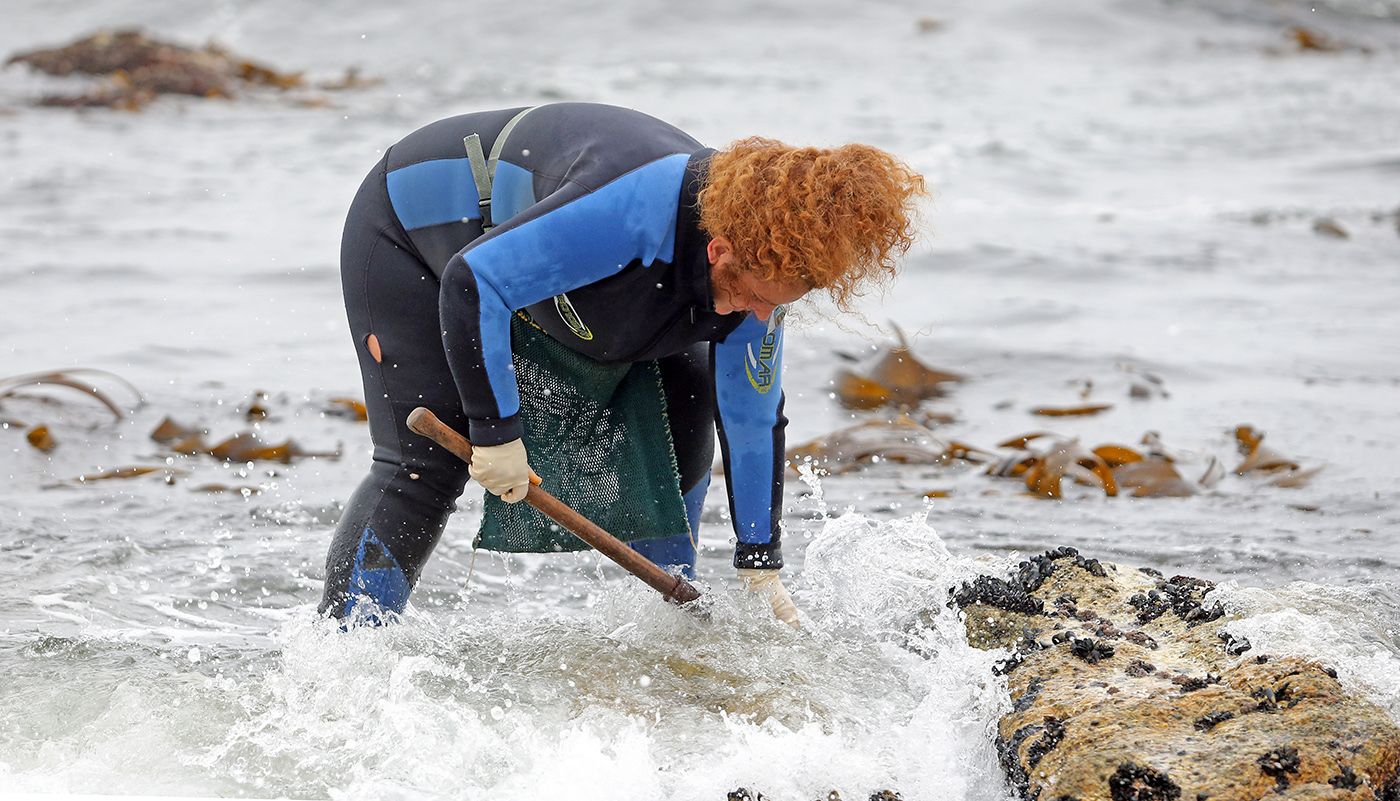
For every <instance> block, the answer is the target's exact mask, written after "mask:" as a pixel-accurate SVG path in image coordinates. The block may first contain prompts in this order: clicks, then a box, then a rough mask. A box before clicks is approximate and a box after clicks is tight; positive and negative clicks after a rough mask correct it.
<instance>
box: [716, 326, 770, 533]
mask: <svg viewBox="0 0 1400 801" xmlns="http://www.w3.org/2000/svg"><path fill="white" fill-rule="evenodd" d="M782 317H783V309H781V308H779V309H778V310H777V311H775V312H774V314H773V317H772V318H770V322H768V323H765V322H763V321H762V320H759V319H758V318H757V317H756V316H754V315H752V314H750V315H749V316H748V317H747V318H746V319H745V320H744V322H743V323H741V324H740V325H739V327H738V328H736V329H734V331H733V333H731V334H730V335H729V336H728V337H726V338H725V340H724V341H723V342H718V343H715V349H714V352H715V355H714V363H713V365H712V367H713V369H714V371H715V401H716V405H717V406H718V410H719V418H720V419H719V422H720V431H721V433H722V435H723V438H724V445H725V449H726V452H727V455H728V464H727V465H726V472H727V475H726V483H727V484H728V485H729V497H730V503H731V504H732V510H733V515H734V533H735V534H736V535H737V536H738V537H739V541H740V542H744V543H766V542H769V538H770V537H771V536H772V533H773V519H774V509H773V504H774V486H775V483H776V482H779V481H780V480H781V478H782V476H781V472H780V471H781V470H782V469H783V468H782V463H783V454H781V453H774V447H775V445H774V437H773V430H774V427H775V426H777V425H779V420H778V417H779V414H778V408H779V404H780V403H781V400H782V390H781V389H780V388H779V385H780V383H781V380H780V379H781V376H782V365H783V349H782V345H783V327H782Z"/></svg>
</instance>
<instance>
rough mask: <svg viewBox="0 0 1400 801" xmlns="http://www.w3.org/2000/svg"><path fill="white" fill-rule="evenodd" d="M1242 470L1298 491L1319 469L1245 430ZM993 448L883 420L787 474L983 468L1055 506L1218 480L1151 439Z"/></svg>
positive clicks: (1042, 438) (1047, 437) (1183, 492)
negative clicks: (1186, 466)
mask: <svg viewBox="0 0 1400 801" xmlns="http://www.w3.org/2000/svg"><path fill="white" fill-rule="evenodd" d="M1236 433H1237V436H1238V437H1239V441H1240V447H1241V450H1242V452H1244V453H1245V454H1246V456H1245V460H1244V462H1242V463H1241V465H1240V466H1239V467H1238V468H1237V469H1236V473H1238V474H1240V475H1245V474H1247V473H1263V474H1266V475H1269V476H1271V480H1270V481H1269V484H1271V485H1272V486H1277V487H1300V486H1303V485H1304V484H1305V483H1306V482H1307V480H1308V479H1310V478H1312V476H1314V475H1315V474H1316V473H1317V471H1318V469H1320V468H1317V469H1311V470H1302V469H1299V468H1298V465H1297V463H1296V462H1294V461H1293V460H1291V459H1288V458H1286V457H1283V456H1281V455H1279V454H1277V453H1276V452H1274V451H1272V450H1269V449H1267V448H1264V447H1263V446H1262V445H1261V444H1260V443H1261V442H1262V440H1263V435H1262V434H1258V433H1256V432H1255V431H1254V429H1253V428H1251V427H1249V426H1240V427H1239V429H1238V431H1237V432H1236ZM997 447H998V448H1001V449H1010V450H1012V451H1013V453H1011V454H1010V455H1006V456H999V455H998V454H996V453H995V452H993V451H989V450H985V449H982V448H979V447H977V446H975V445H969V444H967V443H965V442H961V441H958V440H955V439H950V438H946V437H940V436H939V435H937V434H935V433H934V431H933V430H932V429H930V428H928V427H927V426H924V425H922V424H920V423H919V422H917V421H916V420H914V419H913V418H912V417H910V416H909V415H907V414H901V415H899V416H898V417H895V418H892V419H889V420H868V421H866V422H864V423H859V424H856V425H853V426H848V427H846V428H842V429H839V430H837V431H834V432H832V433H831V434H828V435H826V436H825V437H819V438H817V439H814V440H811V441H810V442H806V443H803V444H802V445H798V446H796V447H793V448H791V449H789V450H788V452H787V460H788V466H789V468H790V469H792V470H794V471H800V468H802V467H804V466H805V467H809V468H811V469H813V470H816V471H818V472H819V473H822V474H825V475H843V474H847V473H851V472H854V471H857V470H861V469H864V468H866V467H869V466H872V465H877V464H881V463H885V462H889V463H895V464H904V465H927V466H950V465H954V464H959V463H963V464H987V465H988V467H987V469H986V471H985V472H986V474H987V475H990V476H996V477H1000V478H1013V479H1018V480H1020V481H1021V482H1022V483H1023V484H1025V487H1026V490H1027V491H1028V493H1029V494H1031V495H1033V496H1036V497H1040V498H1050V499H1055V500H1060V499H1063V498H1064V497H1065V496H1066V492H1065V482H1066V480H1068V481H1069V482H1070V483H1072V484H1078V485H1081V486H1087V487H1093V488H1095V489H1098V490H1099V491H1101V492H1103V493H1104V495H1106V496H1109V497H1113V496H1116V495H1118V494H1120V493H1121V494H1125V495H1129V496H1131V497H1134V498H1149V497H1154V498H1182V497H1189V496H1192V495H1196V494H1198V493H1200V492H1202V491H1203V490H1206V489H1209V488H1211V487H1213V486H1215V485H1216V484H1218V483H1219V482H1220V481H1221V480H1222V479H1223V478H1224V477H1225V468H1224V467H1223V466H1222V464H1221V462H1220V459H1219V458H1217V457H1215V456H1210V457H1209V459H1208V461H1206V463H1205V468H1204V471H1203V472H1202V473H1201V474H1200V478H1199V479H1196V480H1192V479H1189V478H1187V477H1186V476H1185V475H1183V473H1182V471H1181V470H1182V468H1181V467H1180V466H1179V465H1178V463H1177V459H1176V457H1174V456H1173V455H1172V454H1171V453H1170V452H1169V451H1168V449H1167V448H1166V446H1165V445H1163V443H1162V441H1161V438H1160V437H1159V436H1158V435H1157V432H1155V431H1149V432H1147V433H1146V434H1144V435H1143V436H1142V439H1141V442H1140V446H1139V447H1137V448H1134V447H1129V446H1127V445H1121V444H1117V443H1104V444H1101V445H1097V446H1095V447H1092V448H1089V447H1085V446H1084V445H1081V444H1080V441H1079V440H1078V439H1070V438H1064V437H1060V436H1058V435H1056V434H1053V433H1050V432H1047V431H1032V432H1028V433H1025V434H1020V435H1018V436H1015V437H1011V438H1009V439H1006V440H1003V441H1002V442H1000V443H998V445H997ZM949 494H950V492H949V490H947V489H943V488H939V489H930V490H929V491H927V492H926V493H924V497H927V498H943V497H948V495H949Z"/></svg>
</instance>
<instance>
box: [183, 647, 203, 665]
mask: <svg viewBox="0 0 1400 801" xmlns="http://www.w3.org/2000/svg"><path fill="white" fill-rule="evenodd" d="M185 658H186V659H188V660H190V661H191V662H194V663H198V662H199V661H200V660H202V659H203V658H204V656H203V655H202V654H200V653H199V649H198V648H191V649H190V650H189V653H187V654H185Z"/></svg>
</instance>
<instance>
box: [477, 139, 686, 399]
mask: <svg viewBox="0 0 1400 801" xmlns="http://www.w3.org/2000/svg"><path fill="white" fill-rule="evenodd" d="M689 159H690V157H689V156H688V155H685V154H676V155H672V156H666V157H664V158H660V159H657V160H656V161H653V162H650V163H649V164H646V165H643V166H641V167H638V168H637V169H635V170H632V171H631V172H628V173H625V174H624V175H622V176H620V177H618V178H616V179H614V180H613V181H610V182H609V183H607V184H604V185H603V186H601V187H599V188H597V189H595V190H593V191H592V192H589V193H587V194H585V195H582V196H580V197H577V198H575V199H573V200H570V201H569V202H567V203H564V204H563V205H560V206H558V207H557V208H551V209H549V210H548V211H546V212H544V213H542V214H538V215H537V216H533V217H531V216H530V212H528V211H527V212H526V214H525V215H524V216H525V217H527V219H523V220H520V221H511V222H507V223H506V224H504V225H502V226H501V227H499V228H496V229H495V230H493V231H491V233H490V234H488V235H487V236H484V237H482V238H481V239H478V240H476V241H475V242H473V243H472V244H471V245H468V246H467V248H466V249H464V250H463V252H462V255H463V257H464V258H465V259H466V261H467V264H468V265H469V266H470V267H471V270H472V274H473V275H474V276H475V277H476V283H477V291H478V293H479V296H480V310H479V315H480V317H479V326H480V327H479V330H480V332H481V333H480V338H481V349H482V361H483V362H484V364H485V367H486V374H487V380H488V381H489V382H490V384H491V389H492V390H493V392H494V394H495V396H496V402H497V408H498V409H499V412H500V417H509V416H511V415H513V414H515V413H517V412H518V411H519V409H520V394H519V390H518V389H517V387H516V384H515V373H514V369H513V365H512V363H511V351H510V316H511V313H512V312H513V311H514V310H516V309H523V308H525V307H526V306H529V305H530V304H532V303H538V302H539V301H542V300H545V299H546V298H551V297H554V296H555V295H558V294H559V293H560V292H568V291H569V290H571V289H577V288H578V287H581V286H584V285H586V284H591V283H594V282H595V281H600V280H602V279H604V278H607V277H608V276H610V275H614V274H616V273H618V272H620V271H621V270H622V269H623V268H624V267H626V266H627V265H628V264H629V263H631V262H633V261H640V262H641V263H642V264H643V265H646V266H650V265H652V264H653V263H655V262H657V261H663V262H670V261H673V260H674V259H675V249H676V214H677V204H678V202H679V198H680V189H681V181H682V180H683V179H684V178H685V166H686V163H687V162H688V161H689ZM506 166H507V165H506V164H505V163H504V162H502V163H500V165H499V166H498V167H497V170H498V172H497V175H498V176H501V175H504V176H506V186H505V187H502V188H503V189H505V190H506V191H507V192H508V193H509V196H510V197H515V196H516V194H517V192H518V191H519V190H517V189H516V188H514V187H513V184H512V183H511V182H512V181H515V180H516V179H517V178H520V179H522V180H523V176H517V175H516V173H515V171H513V170H510V169H507V170H506V171H505V172H504V173H502V172H500V168H501V167H506ZM511 166H514V165H511ZM515 170H519V172H521V173H524V175H528V173H527V172H525V171H524V170H520V169H519V168H518V167H517V168H515ZM498 180H499V178H498ZM495 202H496V200H495V193H494V192H493V193H492V206H493V208H494V207H495ZM547 202H548V199H546V200H543V201H541V203H542V204H543V203H547ZM493 296H494V297H493Z"/></svg>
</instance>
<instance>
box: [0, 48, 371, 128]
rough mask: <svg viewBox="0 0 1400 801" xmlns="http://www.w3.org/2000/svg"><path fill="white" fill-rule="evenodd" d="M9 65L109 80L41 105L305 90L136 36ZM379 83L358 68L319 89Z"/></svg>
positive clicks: (289, 80) (280, 75)
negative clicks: (273, 90)
mask: <svg viewBox="0 0 1400 801" xmlns="http://www.w3.org/2000/svg"><path fill="white" fill-rule="evenodd" d="M6 63H7V64H25V65H28V66H29V67H31V68H33V69H36V70H39V71H40V72H44V73H47V74H49V75H57V76H68V75H75V74H76V75H92V76H103V77H105V78H106V81H105V82H104V83H102V84H100V85H98V86H96V87H94V88H92V89H90V90H88V91H86V92H82V93H79V94H71V95H48V96H45V97H43V98H40V100H39V101H38V102H39V105H43V106H61V107H93V106H96V107H106V108H119V109H128V110H136V109H140V108H141V107H143V106H145V105H146V104H148V103H150V102H151V101H152V100H154V99H155V98H157V97H159V96H160V95H172V94H173V95H188V96H192V97H203V98H233V97H237V96H238V95H239V94H240V93H241V92H243V91H244V90H245V89H248V88H253V87H261V88H270V89H276V90H281V91H286V90H291V89H300V88H304V87H306V86H307V82H306V80H305V78H304V77H303V75H302V73H300V72H282V71H280V70H276V69H273V68H271V67H269V66H267V65H264V64H260V63H258V62H256V61H252V60H249V59H246V58H243V57H241V56H237V55H234V54H233V53H230V52H229V51H227V50H225V49H224V48H222V47H220V46H219V45H216V44H212V43H211V44H207V45H205V46H203V47H199V48H194V47H186V46H185V45H180V44H175V43H173V42H168V41H163V40H160V39H154V38H151V37H149V36H147V35H146V34H145V33H143V32H142V31H138V30H117V31H99V32H98V33H95V34H93V35H92V36H88V37H85V38H83V39H79V40H77V41H75V42H72V43H70V44H67V45H63V46H61V47H54V48H46V49H41V50H34V51H31V52H27V53H20V54H17V55H15V56H12V57H11V58H10V59H9V61H7V62H6ZM374 83H376V81H375V80H373V79H367V78H364V77H362V76H360V74H359V72H358V71H357V70H353V69H352V70H350V71H347V72H346V74H345V76H344V78H342V79H340V80H338V81H334V82H328V83H323V84H321V85H320V86H319V87H318V88H320V89H323V90H338V89H353V88H361V87H365V86H371V85H373V84H374Z"/></svg>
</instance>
